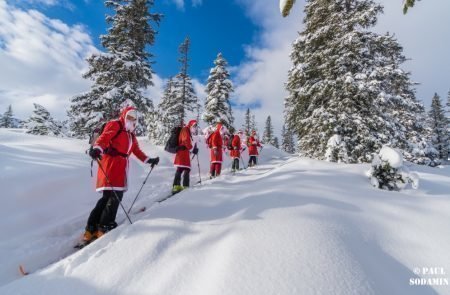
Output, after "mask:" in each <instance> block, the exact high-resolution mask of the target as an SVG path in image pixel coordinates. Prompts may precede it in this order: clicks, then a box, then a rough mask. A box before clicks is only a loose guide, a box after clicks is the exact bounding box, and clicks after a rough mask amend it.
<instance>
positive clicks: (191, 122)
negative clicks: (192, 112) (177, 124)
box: [186, 120, 197, 128]
mask: <svg viewBox="0 0 450 295" xmlns="http://www.w3.org/2000/svg"><path fill="white" fill-rule="evenodd" d="M195 124H197V120H190V121H189V123H188V124H187V125H186V126H187V127H189V128H191V127H192V126H193V125H195Z"/></svg>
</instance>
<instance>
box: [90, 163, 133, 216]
mask: <svg viewBox="0 0 450 295" xmlns="http://www.w3.org/2000/svg"><path fill="white" fill-rule="evenodd" d="M97 164H98V167H100V170H102V172H103V174H104V175H105V178H106V181H107V182H108V185H109V186H110V187H111V190H112V192H113V193H114V196H115V197H116V199H117V201H119V204H120V207H122V209H123V212H125V215H126V216H127V218H128V221H129V222H130V224H133V222H131V219H130V216H129V215H128V213H127V210H125V208H124V207H123V205H122V201H121V200H120V198H119V196H118V195H117V194H116V191H115V190H114V188H113V186H112V184H111V181H109V178H108V175H106V172H105V170H103V166H102V164H100V161H99V160H97Z"/></svg>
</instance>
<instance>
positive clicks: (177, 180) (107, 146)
mask: <svg viewBox="0 0 450 295" xmlns="http://www.w3.org/2000/svg"><path fill="white" fill-rule="evenodd" d="M137 123H138V113H137V110H136V109H135V108H134V107H126V108H124V110H123V111H122V112H121V115H120V118H119V119H117V120H111V121H109V122H107V123H106V124H105V125H104V128H103V129H102V131H101V132H100V134H99V135H98V137H97V138H96V139H94V140H93V141H92V146H91V148H90V149H89V155H90V157H91V158H92V159H93V161H96V162H97V163H98V172H97V183H96V190H97V192H102V193H103V194H102V197H101V198H100V199H99V200H98V201H97V204H96V205H95V207H94V209H93V210H92V211H91V213H90V215H89V218H88V220H87V225H86V228H85V233H84V235H83V242H85V243H89V242H91V241H92V240H94V239H96V238H99V237H101V236H102V235H104V234H105V233H106V232H108V231H110V230H112V229H114V228H115V227H117V223H116V221H115V219H116V215H117V210H118V208H119V205H120V202H121V201H122V198H123V193H124V192H125V191H126V190H127V174H128V168H129V160H128V158H129V156H130V155H131V154H134V155H135V156H136V157H137V158H138V159H139V160H141V161H142V162H144V163H147V164H150V165H151V167H152V168H153V167H154V166H155V165H158V163H159V157H155V158H150V157H148V156H147V155H146V154H145V153H144V152H143V151H142V150H141V149H140V147H139V143H138V141H137V139H136V135H135V133H134V131H135V129H136V126H137ZM196 132H197V121H196V120H191V121H189V122H188V123H187V124H186V125H185V126H183V127H182V128H181V129H180V131H179V134H178V145H177V146H176V149H175V153H176V155H175V160H174V166H175V167H176V171H175V177H174V180H173V187H172V194H176V193H178V192H180V191H182V190H183V189H185V188H187V187H189V182H190V179H189V178H190V177H189V174H190V171H191V160H192V159H191V156H190V155H191V153H192V154H193V155H194V156H195V155H198V151H199V150H198V147H197V143H194V142H193V141H194V140H193V136H192V135H193V134H196ZM204 133H205V136H206V138H205V139H206V143H207V145H208V148H209V149H210V163H211V166H210V177H211V178H214V177H217V176H219V175H220V173H221V170H222V163H223V153H224V152H225V151H226V150H227V149H228V150H230V157H231V159H232V171H233V172H234V171H237V170H239V160H240V159H242V158H241V152H242V151H244V150H245V149H246V148H247V147H248V152H249V156H250V159H249V162H248V166H249V167H251V166H254V165H256V164H257V157H258V154H259V153H258V148H262V145H261V144H260V142H259V140H258V138H257V136H256V131H254V130H253V131H252V133H251V135H250V136H249V137H248V138H246V137H245V134H244V132H243V131H242V130H239V131H238V132H237V133H236V134H234V135H231V134H229V132H228V130H227V129H226V128H225V126H223V125H222V124H221V123H218V124H217V126H215V129H213V128H211V127H209V128H207V129H205V131H204ZM181 180H182V181H181Z"/></svg>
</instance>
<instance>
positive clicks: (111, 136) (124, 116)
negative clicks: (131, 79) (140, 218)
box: [83, 107, 159, 242]
mask: <svg viewBox="0 0 450 295" xmlns="http://www.w3.org/2000/svg"><path fill="white" fill-rule="evenodd" d="M137 119H138V115H137V111H136V109H135V108H134V107H126V108H125V109H124V110H123V111H122V113H121V115H120V118H119V119H118V120H111V121H109V122H108V123H106V125H105V127H104V130H103V132H102V133H101V134H100V135H99V137H98V138H97V139H96V140H95V143H94V146H93V147H92V148H91V149H90V150H89V155H90V156H91V157H92V159H93V160H95V161H99V169H98V172H97V185H96V188H97V192H103V196H102V197H101V198H100V199H99V200H98V202H97V204H96V205H95V208H94V209H93V210H92V211H91V214H90V215H89V218H88V221H87V225H86V231H85V233H84V236H83V241H84V242H90V241H91V240H92V239H94V238H99V237H101V236H102V235H103V234H104V233H106V232H108V231H110V230H112V229H114V228H115V227H116V226H117V223H116V222H115V219H116V215H117V209H118V207H119V200H120V201H122V197H123V193H124V192H125V191H126V190H127V172H128V167H129V160H128V157H129V156H130V155H131V154H134V155H135V156H136V157H137V158H138V159H139V160H141V161H142V162H144V163H148V164H151V165H152V167H153V166H154V165H157V164H158V162H159V157H156V158H149V157H147V156H146V154H144V152H142V150H141V149H140V148H139V144H138V141H137V139H136V135H135V134H134V130H135V129H136V125H137V122H138V121H137ZM103 171H104V172H105V173H106V175H105V173H104V172H103Z"/></svg>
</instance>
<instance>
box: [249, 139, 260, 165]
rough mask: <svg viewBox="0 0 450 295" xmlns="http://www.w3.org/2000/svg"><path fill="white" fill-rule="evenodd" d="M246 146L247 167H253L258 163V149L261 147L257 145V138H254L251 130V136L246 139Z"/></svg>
mask: <svg viewBox="0 0 450 295" xmlns="http://www.w3.org/2000/svg"><path fill="white" fill-rule="evenodd" d="M247 145H248V155H249V156H250V158H249V160H248V167H253V166H255V165H256V164H257V163H258V161H257V158H258V156H259V152H258V147H262V146H261V144H260V143H259V140H258V137H257V136H256V131H255V130H252V135H251V136H250V137H249V138H248V139H247Z"/></svg>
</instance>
